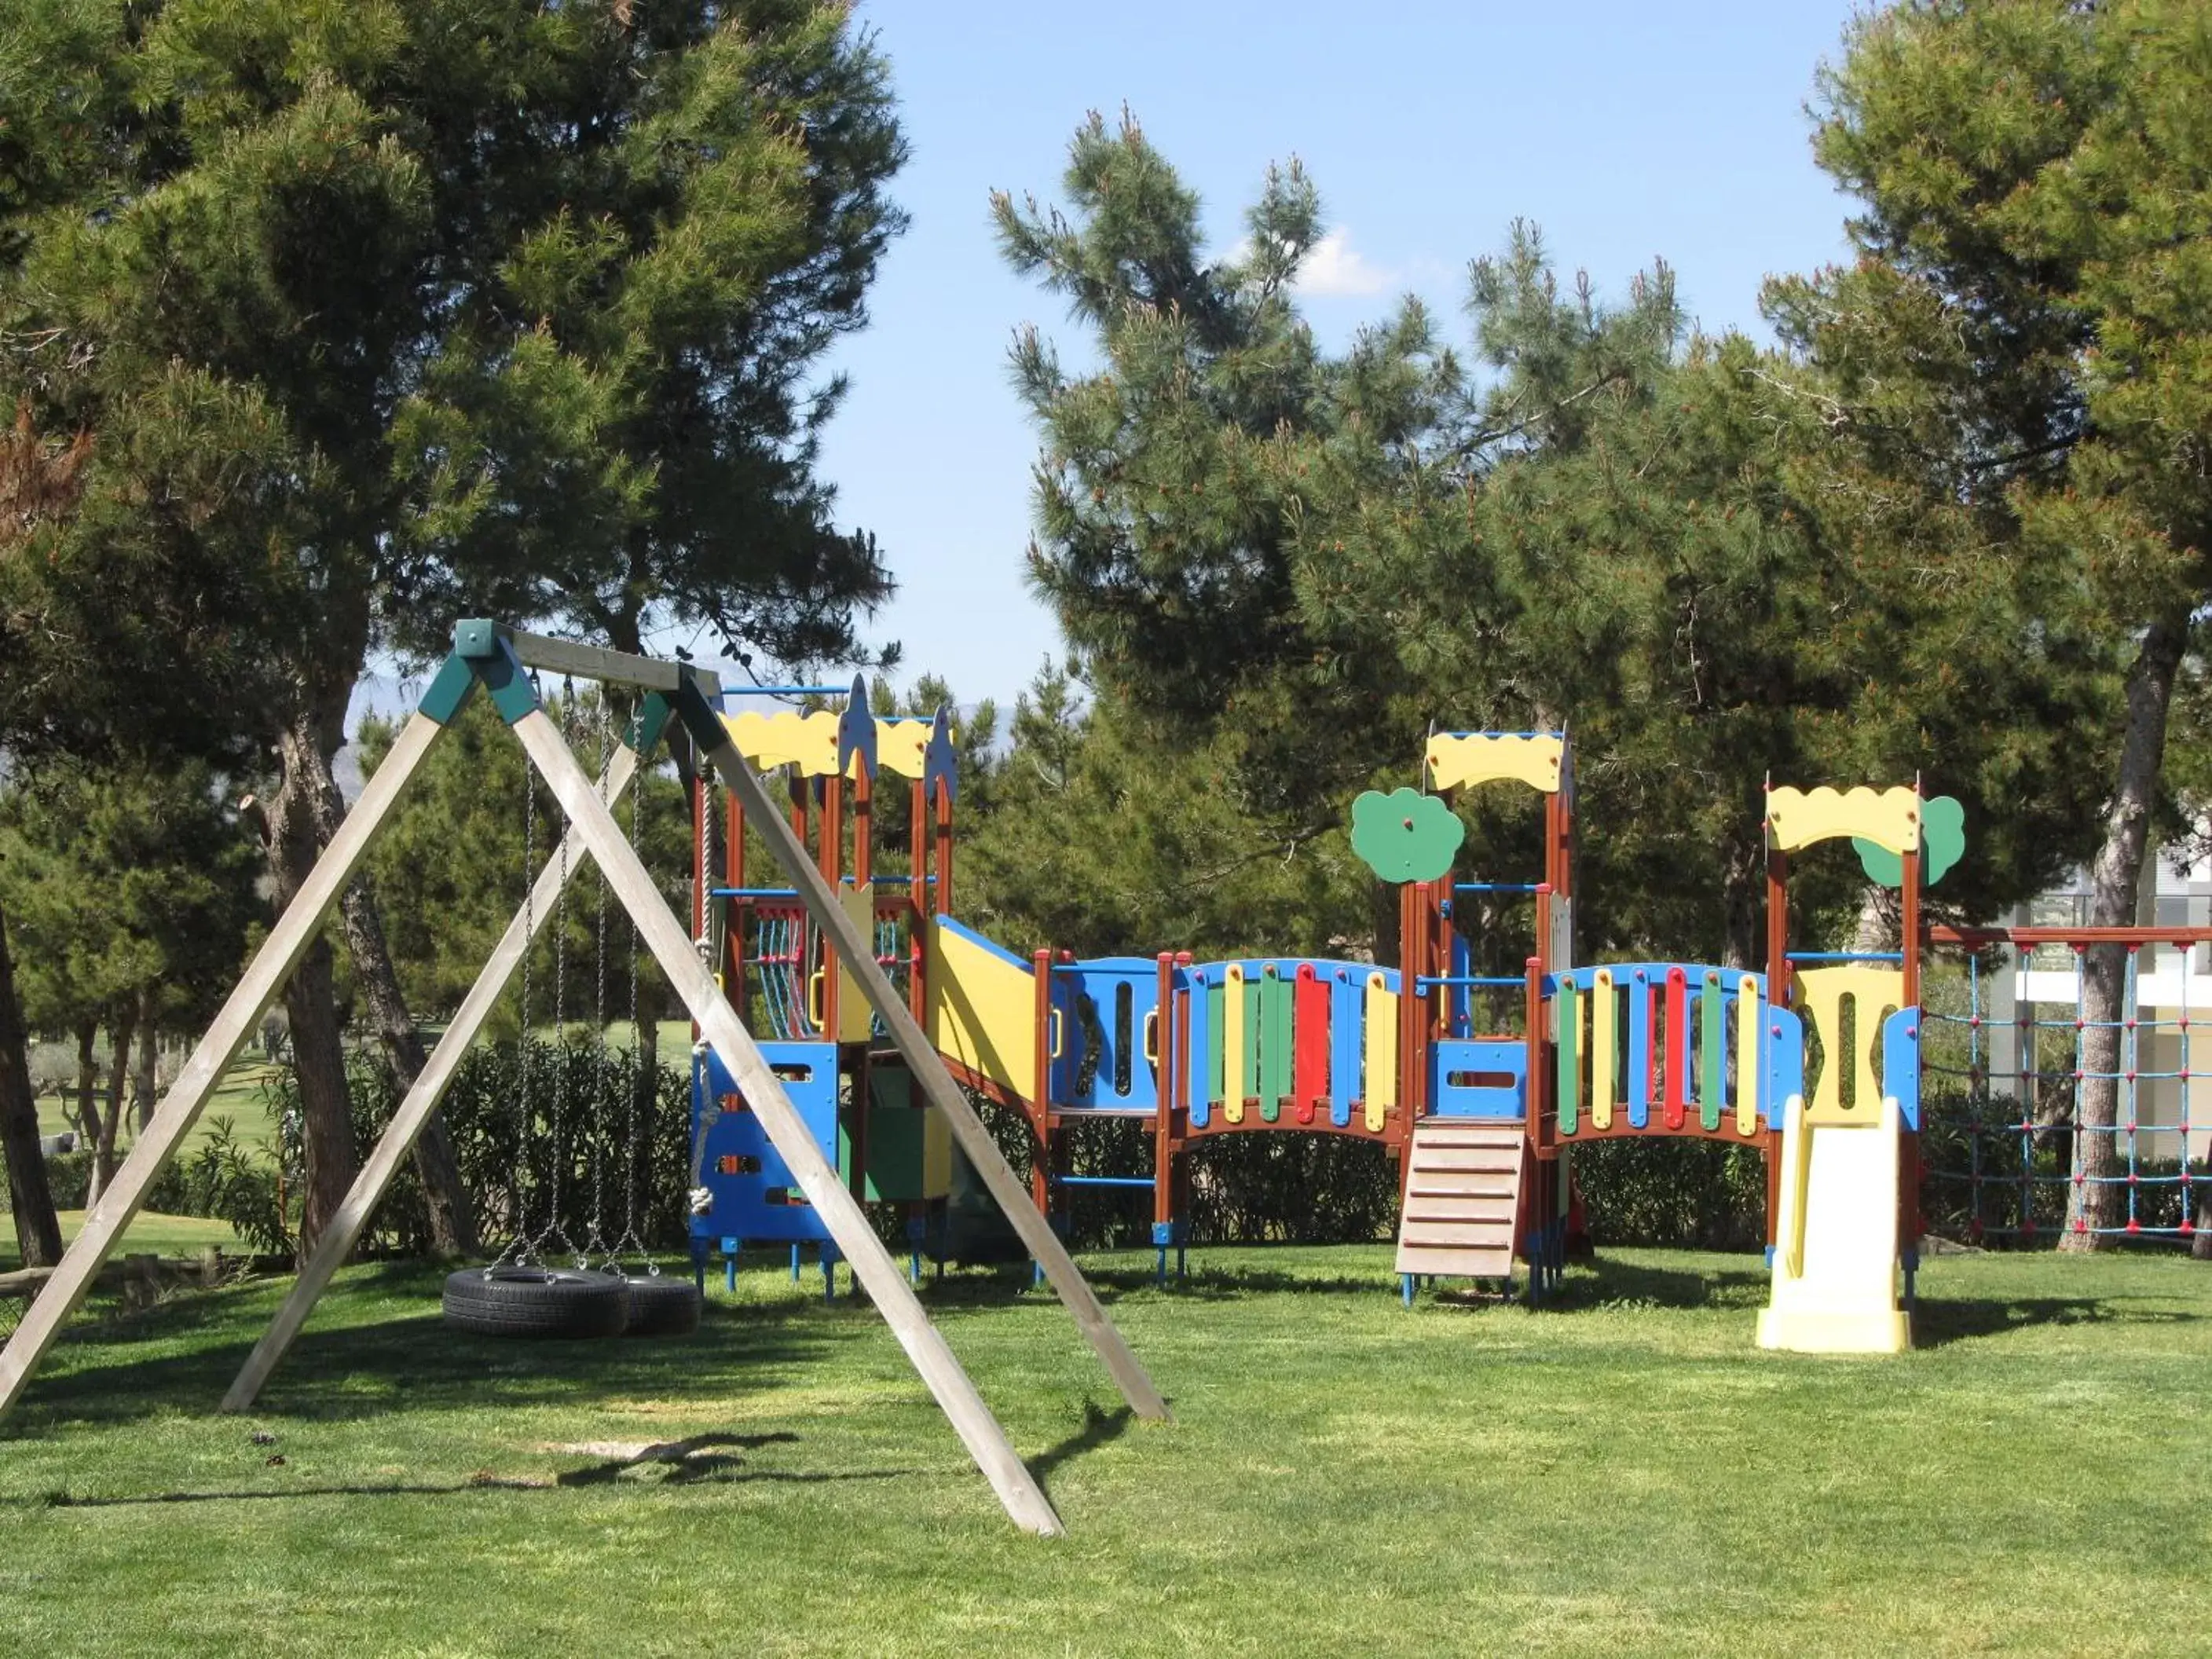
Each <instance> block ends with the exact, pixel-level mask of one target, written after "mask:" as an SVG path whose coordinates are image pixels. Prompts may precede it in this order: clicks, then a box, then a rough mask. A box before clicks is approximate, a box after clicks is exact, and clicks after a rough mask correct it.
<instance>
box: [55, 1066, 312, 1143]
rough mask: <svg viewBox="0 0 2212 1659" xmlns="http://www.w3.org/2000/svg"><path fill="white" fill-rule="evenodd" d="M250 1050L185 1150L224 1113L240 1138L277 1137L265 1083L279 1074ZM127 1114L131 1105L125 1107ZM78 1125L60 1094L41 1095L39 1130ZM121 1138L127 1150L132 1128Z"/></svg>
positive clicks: (203, 1114)
mask: <svg viewBox="0 0 2212 1659" xmlns="http://www.w3.org/2000/svg"><path fill="white" fill-rule="evenodd" d="M275 1076H276V1067H275V1066H271V1065H270V1064H269V1063H268V1062H267V1061H265V1060H259V1059H256V1058H253V1057H252V1051H249V1053H248V1054H247V1055H246V1056H241V1057H240V1060H239V1061H238V1063H237V1064H236V1065H234V1066H232V1067H231V1068H230V1070H229V1072H228V1073H226V1074H225V1076H224V1078H223V1079H222V1082H221V1083H219V1084H217V1085H216V1091H215V1093H214V1095H213V1096H212V1097H210V1099H209V1101H208V1103H207V1105H206V1107H205V1109H204V1110H202V1112H201V1113H200V1119H199V1121H198V1122H197V1123H196V1124H194V1125H193V1126H192V1132H191V1134H189V1135H187V1136H186V1137H185V1151H186V1152H190V1151H191V1149H192V1148H193V1147H194V1146H197V1145H198V1144H199V1142H200V1141H201V1140H202V1139H204V1138H205V1136H206V1134H207V1132H208V1124H209V1122H210V1120H212V1119H214V1118H216V1117H217V1116H222V1117H227V1118H228V1119H229V1120H230V1121H231V1127H232V1129H233V1131H234V1133H236V1135H237V1137H238V1139H239V1140H240V1142H241V1143H243V1144H246V1145H249V1146H267V1145H269V1144H270V1143H271V1142H273V1141H274V1140H275V1139H276V1120H275V1118H274V1117H273V1116H272V1115H270V1109H269V1096H268V1093H267V1091H265V1090H264V1088H263V1086H262V1085H264V1083H266V1082H268V1081H269V1080H270V1079H272V1078H273V1077H275ZM124 1110H125V1115H128V1113H129V1110H130V1109H129V1107H127V1106H126V1107H125V1109H124ZM76 1127H77V1125H76V1118H75V1117H74V1116H72V1115H70V1108H69V1106H68V1104H67V1103H65V1102H64V1098H63V1097H61V1096H60V1095H53V1094H48V1095H41V1096H40V1097H39V1133H40V1134H42V1135H58V1134H60V1133H63V1132H64V1130H68V1129H74V1128H76ZM122 1142H123V1146H124V1147H125V1150H128V1148H129V1146H130V1144H131V1130H130V1127H129V1125H128V1124H126V1125H125V1127H124V1131H123V1135H122Z"/></svg>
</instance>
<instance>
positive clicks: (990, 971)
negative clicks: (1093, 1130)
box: [922, 921, 1036, 1100]
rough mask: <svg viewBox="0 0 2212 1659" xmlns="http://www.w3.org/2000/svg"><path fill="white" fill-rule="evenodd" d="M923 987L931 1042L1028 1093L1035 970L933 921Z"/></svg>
mask: <svg viewBox="0 0 2212 1659" xmlns="http://www.w3.org/2000/svg"><path fill="white" fill-rule="evenodd" d="M926 993H927V1000H925V1001H924V1003H923V1005H922V1009H923V1012H924V1013H926V1014H927V1016H928V1018H927V1021H926V1022H925V1023H926V1024H927V1027H928V1030H929V1041H930V1043H931V1045H932V1046H933V1047H934V1048H936V1049H937V1051H938V1052H939V1054H943V1055H945V1057H946V1058H947V1059H949V1060H955V1061H957V1062H958V1063H959V1064H960V1065H962V1066H965V1067H966V1068H967V1069H968V1070H969V1071H970V1072H973V1073H975V1075H976V1076H978V1077H980V1078H984V1079H988V1080H989V1081H990V1082H992V1083H995V1084H997V1085H999V1086H1000V1088H1002V1089H1005V1090H1006V1091H1007V1092H1008V1093H1010V1094H1012V1095H1013V1096H1015V1097H1018V1098H1020V1099H1024V1100H1026V1099H1027V1098H1028V1097H1029V1094H1030V1090H1032V1089H1034V1088H1036V975H1034V974H1032V973H1031V972H1030V970H1029V969H1027V968H1024V967H1023V966H1022V965H1021V964H1020V963H1015V962H1009V961H1007V960H1006V958H1005V957H1001V956H1000V955H998V954H997V953H995V952H994V951H988V950H986V949H985V948H984V947H983V946H981V945H978V944H976V943H975V941H974V940H973V939H965V938H963V937H962V936H961V935H960V934H958V933H954V932H953V931H952V930H951V929H950V928H948V927H945V926H944V924H943V923H941V922H939V921H932V922H931V923H930V924H929V975H928V978H927V986H926Z"/></svg>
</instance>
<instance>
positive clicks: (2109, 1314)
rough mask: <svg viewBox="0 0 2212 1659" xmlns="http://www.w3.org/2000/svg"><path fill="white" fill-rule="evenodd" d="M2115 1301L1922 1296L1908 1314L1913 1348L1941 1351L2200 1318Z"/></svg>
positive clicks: (2127, 1300)
mask: <svg viewBox="0 0 2212 1659" xmlns="http://www.w3.org/2000/svg"><path fill="white" fill-rule="evenodd" d="M2138 1299H2139V1298H2136V1297H2117V1296H2104V1297H2099V1296H2017V1297H1979V1298H1969V1297H1959V1298H1953V1297H1942V1298H1936V1297H1926V1296H1923V1297H1920V1298H1919V1300H1918V1302H1917V1304H1915V1306H1914V1308H1913V1310H1912V1342H1913V1346H1915V1347H1919V1348H1942V1347H1948V1346H1950V1345H1951V1344H1952V1343H1954V1342H1971V1341H1973V1340H1976V1339H1978V1338H1981V1337H1990V1336H2002V1335H2003V1334H2006V1333H2007V1332H2008V1331H2019V1330H2027V1329H2029V1328H2033V1327H2035V1326H2039V1325H2179V1324H2193V1323H2195V1322H2197V1321H2198V1320H2201V1319H2203V1317H2204V1315H2203V1314H2196V1313H2188V1312H2185V1311H2183V1310H2180V1309H2178V1308H2143V1307H2130V1306H2127V1305H2125V1304H2129V1303H2130V1302H2134V1301H2136V1300H2138Z"/></svg>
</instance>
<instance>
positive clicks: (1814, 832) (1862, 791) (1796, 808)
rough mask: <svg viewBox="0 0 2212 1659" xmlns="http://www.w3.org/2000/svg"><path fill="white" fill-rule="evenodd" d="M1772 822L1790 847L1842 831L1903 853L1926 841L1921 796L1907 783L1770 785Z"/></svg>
mask: <svg viewBox="0 0 2212 1659" xmlns="http://www.w3.org/2000/svg"><path fill="white" fill-rule="evenodd" d="M1766 826H1767V828H1768V829H1770V830H1771V831H1772V832H1773V836H1774V844H1775V845H1776V846H1777V847H1778V848H1781V849H1782V850H1783V851H1784V852H1785V853H1794V852H1796V850H1797V849H1798V848H1801V847H1810V846H1811V845H1813V843H1814V842H1821V841H1832V840H1834V839H1835V838H1836V837H1837V836H1859V837H1861V838H1862V839H1863V840H1866V841H1870V842H1874V844H1875V846H1877V847H1886V848H1888V849H1889V850H1890V851H1891V852H1893V853H1895V854H1898V855H1899V857H1902V856H1903V855H1904V854H1907V853H1910V852H1912V851H1914V850H1915V849H1917V848H1918V847H1919V845H1920V796H1919V794H1918V793H1917V792H1916V791H1914V790H1911V789H1908V788H1905V787H1904V786H1903V785H1901V784H1900V785H1899V786H1898V787H1896V788H1894V789H1881V790H1875V789H1869V788H1868V787H1866V786H1865V785H1863V784H1862V785H1860V786H1859V787H1857V788H1856V789H1853V790H1850V792H1848V793H1838V792H1837V791H1835V790H1833V789H1831V788H1829V787H1827V786H1826V784H1823V785H1821V786H1820V787H1819V788H1818V789H1770V790H1768V791H1767V792H1766Z"/></svg>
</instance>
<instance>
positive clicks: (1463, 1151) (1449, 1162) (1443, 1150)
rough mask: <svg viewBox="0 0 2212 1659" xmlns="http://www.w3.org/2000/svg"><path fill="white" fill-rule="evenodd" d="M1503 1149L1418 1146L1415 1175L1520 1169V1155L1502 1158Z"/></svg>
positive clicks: (1416, 1149) (1493, 1147) (1414, 1166)
mask: <svg viewBox="0 0 2212 1659" xmlns="http://www.w3.org/2000/svg"><path fill="white" fill-rule="evenodd" d="M1500 1150H1501V1149H1500V1148H1498V1147H1495V1146H1416V1147H1415V1148H1414V1149H1413V1173H1414V1174H1415V1175H1420V1174H1422V1173H1424V1172H1425V1171H1427V1170H1485V1171H1487V1172H1490V1173H1493V1174H1494V1173H1496V1172H1498V1171H1500V1170H1517V1169H1519V1168H1520V1163H1519V1154H1518V1153H1516V1154H1514V1156H1513V1157H1512V1158H1500V1157H1499V1156H1498V1152H1499V1151H1500Z"/></svg>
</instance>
